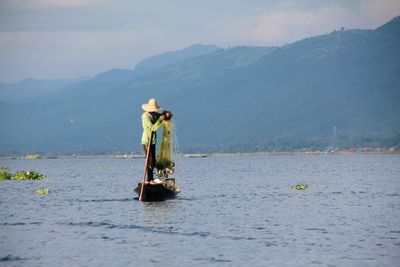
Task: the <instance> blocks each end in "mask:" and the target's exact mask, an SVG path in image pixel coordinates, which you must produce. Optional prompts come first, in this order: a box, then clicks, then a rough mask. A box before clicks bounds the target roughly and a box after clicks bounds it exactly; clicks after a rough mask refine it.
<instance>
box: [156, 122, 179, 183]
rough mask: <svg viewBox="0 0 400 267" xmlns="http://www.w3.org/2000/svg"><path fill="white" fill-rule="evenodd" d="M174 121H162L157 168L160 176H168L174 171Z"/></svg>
mask: <svg viewBox="0 0 400 267" xmlns="http://www.w3.org/2000/svg"><path fill="white" fill-rule="evenodd" d="M172 126H173V124H172V121H171V120H164V121H163V123H162V137H161V145H160V150H159V152H158V156H157V162H156V168H157V170H158V176H159V177H161V178H167V177H168V175H171V174H173V173H174V166H175V163H174V162H173V160H172Z"/></svg>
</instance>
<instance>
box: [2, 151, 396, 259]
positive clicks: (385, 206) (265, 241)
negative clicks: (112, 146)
mask: <svg viewBox="0 0 400 267" xmlns="http://www.w3.org/2000/svg"><path fill="white" fill-rule="evenodd" d="M399 163H400V157H398V156H353V157H347V156H305V157H303V156H292V157H284V156H277V157H265V156H246V157H245V156H243V157H208V158H199V159H188V158H182V159H178V160H177V174H176V178H177V179H178V182H179V185H180V187H181V189H182V192H181V193H180V195H179V196H178V197H177V198H175V199H170V200H167V201H164V202H139V201H138V200H137V195H136V193H134V192H133V191H132V188H133V186H135V185H136V184H137V182H138V181H139V180H140V177H141V172H142V167H143V166H142V165H143V161H142V160H117V159H110V158H104V159H101V158H97V159H57V160H38V161H25V160H16V161H2V162H1V163H0V165H1V166H9V167H11V168H12V171H15V170H19V169H34V170H37V171H39V172H42V173H45V174H46V175H47V176H48V177H49V179H48V181H47V182H45V183H46V184H43V183H44V181H26V182H20V181H6V182H1V183H0V191H1V192H0V218H1V222H0V227H1V231H0V265H5V266H8V265H10V266H14V265H16V266H58V265H64V266H65V265H69V264H70V263H71V262H74V264H75V265H77V266H106V265H107V266H160V265H162V266H203V265H210V264H212V265H221V266H225V265H228V266H231V265H232V266H249V265H253V266H312V265H323V266H326V265H337V266H395V265H397V264H398V263H399V262H400V256H399V255H400V253H399V251H400V228H399V225H400V205H399V204H400V199H399V196H400V193H399V192H400V179H399V178H400V175H399V174H400V164H399ZM103 166H107V168H104V167H103ZM179 166H181V167H182V168H179ZM182 170H184V171H182ZM179 171H180V173H179ZM132 177H138V178H132ZM299 183H306V184H308V185H309V188H307V189H306V190H304V191H295V190H292V189H291V187H292V186H293V185H296V184H299ZM44 185H45V186H46V187H48V188H49V189H50V190H51V193H50V194H49V195H46V196H39V195H36V194H35V193H34V192H35V190H36V189H38V188H40V187H44Z"/></svg>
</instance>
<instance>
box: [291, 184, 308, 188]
mask: <svg viewBox="0 0 400 267" xmlns="http://www.w3.org/2000/svg"><path fill="white" fill-rule="evenodd" d="M307 188H308V184H305V183H301V184H297V185H294V186H292V189H293V190H306V189H307Z"/></svg>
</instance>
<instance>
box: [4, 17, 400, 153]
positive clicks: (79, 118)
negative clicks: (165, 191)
mask: <svg viewBox="0 0 400 267" xmlns="http://www.w3.org/2000/svg"><path fill="white" fill-rule="evenodd" d="M399 47H400V21H399V19H398V18H395V19H393V20H392V21H390V22H388V23H387V24H385V25H382V26H381V27H379V28H377V29H375V30H346V31H335V32H332V33H330V34H326V35H322V36H317V37H313V38H308V39H304V40H300V41H298V42H295V43H292V44H289V45H286V46H283V47H271V48H268V47H267V48H263V47H236V48H230V49H218V50H213V51H211V52H210V53H206V54H203V55H200V56H196V57H192V58H185V59H182V60H177V61H175V62H173V63H171V64H164V63H160V64H161V65H160V68H158V69H153V70H151V71H146V72H145V73H143V74H141V75H137V76H135V75H132V74H133V73H134V72H135V71H138V70H140V69H141V68H140V65H138V68H136V69H135V70H132V71H129V72H126V73H125V72H123V73H120V74H121V75H120V77H118V78H117V79H115V80H114V81H112V82H110V80H111V78H110V77H107V75H104V74H103V75H99V76H98V77H97V78H96V79H100V78H102V79H104V80H103V81H101V82H98V83H95V82H94V81H84V82H81V83H76V84H72V85H69V86H67V87H66V88H64V89H62V90H57V91H55V92H51V93H48V94H46V95H42V96H40V97H38V98H37V99H35V100H32V99H30V100H29V102H27V101H25V102H24V101H20V102H18V103H11V102H9V101H7V100H1V104H2V105H1V106H0V112H1V113H0V114H1V117H0V121H1V124H2V125H3V126H5V127H4V129H5V130H4V131H2V133H1V141H0V151H1V152H2V153H3V154H7V153H25V152H42V153H48V152H52V153H77V152H78V153H105V152H116V151H127V152H128V151H132V150H133V151H140V146H139V144H138V143H139V140H140V134H141V124H140V121H139V120H140V114H141V110H140V105H141V104H142V103H144V102H147V100H148V98H150V97H156V98H157V99H158V101H159V103H160V104H161V105H162V106H163V107H166V108H168V109H170V110H172V111H173V112H174V114H175V125H176V134H177V137H178V140H179V145H180V150H181V152H193V151H230V152H231V151H263V150H292V149H298V148H306V147H308V148H309V147H315V148H325V147H327V146H393V145H400V115H399V114H400V107H399V106H400V105H398V103H399V100H400V78H399V75H398V73H400V64H399V62H400V49H399ZM149 62H154V61H153V60H152V61H149ZM161 62H165V61H163V60H161ZM142 69H145V68H142ZM118 73H119V72H118ZM125 74H127V75H125ZM111 76H112V77H115V76H114V75H111ZM117 76H118V75H117ZM88 82H92V84H91V85H90V86H85V85H82V84H86V85H87V83H88ZM85 88H86V89H85Z"/></svg>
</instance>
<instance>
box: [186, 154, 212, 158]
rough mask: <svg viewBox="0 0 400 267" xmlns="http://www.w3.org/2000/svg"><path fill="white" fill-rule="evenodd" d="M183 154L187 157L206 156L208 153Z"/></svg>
mask: <svg viewBox="0 0 400 267" xmlns="http://www.w3.org/2000/svg"><path fill="white" fill-rule="evenodd" d="M183 156H184V157H186V158H205V157H207V156H208V155H207V154H184V155H183Z"/></svg>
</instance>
